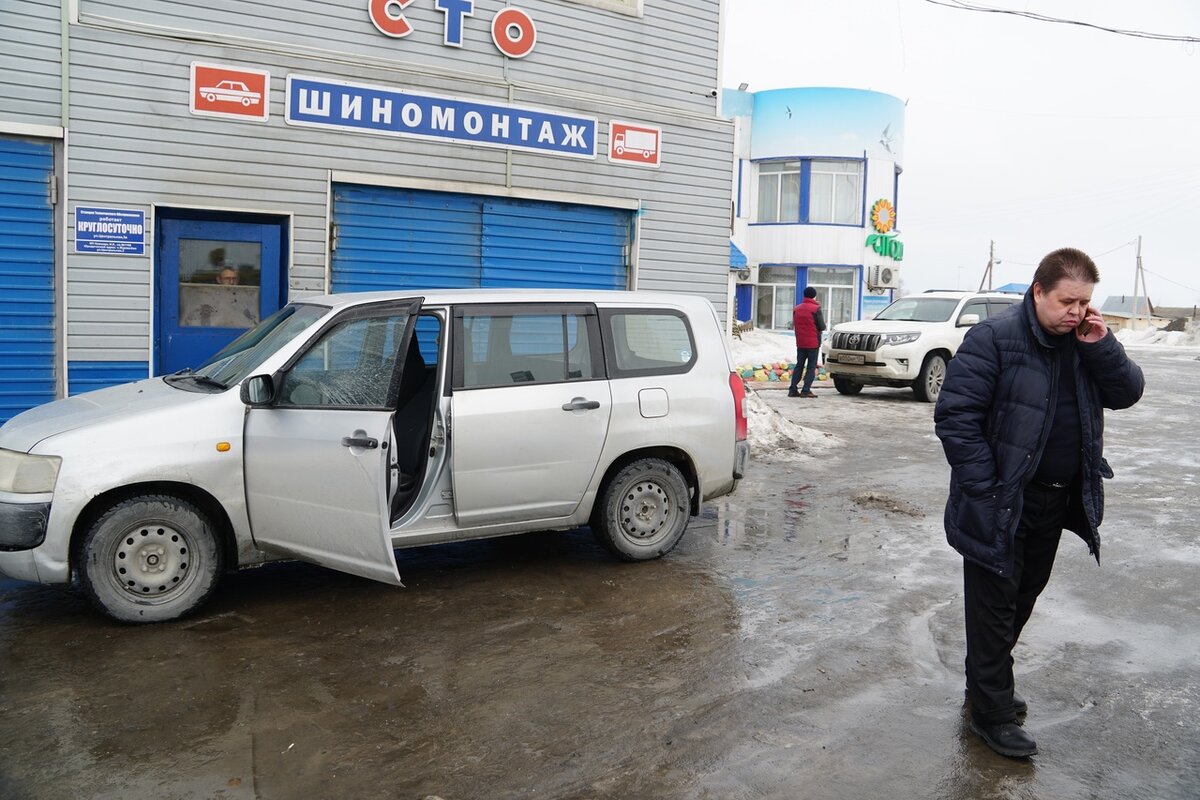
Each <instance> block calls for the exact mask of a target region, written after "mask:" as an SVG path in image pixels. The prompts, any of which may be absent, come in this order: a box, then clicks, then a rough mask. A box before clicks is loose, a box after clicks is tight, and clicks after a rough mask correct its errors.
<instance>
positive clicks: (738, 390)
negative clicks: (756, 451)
mask: <svg viewBox="0 0 1200 800" xmlns="http://www.w3.org/2000/svg"><path fill="white" fill-rule="evenodd" d="M729 391H731V392H733V413H734V416H735V419H736V421H737V437H736V440H737V441H739V442H742V441H745V440H746V428H747V425H746V384H745V383H743V382H742V376H741V375H738V374H737V373H736V372H731V373H729Z"/></svg>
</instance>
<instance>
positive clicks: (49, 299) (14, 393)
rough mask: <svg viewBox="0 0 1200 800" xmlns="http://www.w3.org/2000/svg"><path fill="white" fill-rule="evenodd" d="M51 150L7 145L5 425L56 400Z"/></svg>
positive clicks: (1, 306) (2, 298)
mask: <svg viewBox="0 0 1200 800" xmlns="http://www.w3.org/2000/svg"><path fill="white" fill-rule="evenodd" d="M53 170H54V149H53V146H52V145H51V144H49V143H47V142H36V141H23V140H20V139H10V138H7V137H0V424H3V423H4V422H5V421H7V420H9V419H11V418H12V417H14V416H16V415H17V414H19V413H20V412H22V411H24V410H25V409H27V408H32V407H33V406H35V405H39V404H40V403H45V402H47V401H49V400H53V399H54V391H55V379H54V216H53V214H54V211H53V209H52V208H51V206H50V180H51V174H52V172H53Z"/></svg>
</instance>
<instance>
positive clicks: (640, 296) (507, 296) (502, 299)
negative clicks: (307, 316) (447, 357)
mask: <svg viewBox="0 0 1200 800" xmlns="http://www.w3.org/2000/svg"><path fill="white" fill-rule="evenodd" d="M410 297H412V298H415V297H420V298H423V302H424V304H425V305H462V304H467V303H471V304H481V303H595V304H596V305H624V306H629V305H641V306H656V305H658V306H677V307H696V306H699V305H702V304H704V302H705V300H704V298H702V297H698V296H696V295H689V294H682V293H679V292H654V291H637V292H631V291H617V290H610V289H587V290H580V289H412V290H386V291H374V292H347V293H345V294H325V295H308V296H303V297H296V298H294V300H293V302H297V303H310V304H315V305H324V306H328V307H330V308H347V307H350V306H354V305H362V304H365V303H380V302H385V301H388V300H403V299H405V298H410Z"/></svg>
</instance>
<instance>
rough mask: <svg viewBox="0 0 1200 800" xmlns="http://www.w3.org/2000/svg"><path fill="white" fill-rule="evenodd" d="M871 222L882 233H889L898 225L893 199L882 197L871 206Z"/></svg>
mask: <svg viewBox="0 0 1200 800" xmlns="http://www.w3.org/2000/svg"><path fill="white" fill-rule="evenodd" d="M871 224H872V225H874V226H875V230H877V231H879V232H880V233H887V232H888V231H890V230H891V229H892V228H894V227H896V207H895V206H894V205H892V201H891V200H888V199H886V198H881V199H879V200H876V201H875V205H873V206H871Z"/></svg>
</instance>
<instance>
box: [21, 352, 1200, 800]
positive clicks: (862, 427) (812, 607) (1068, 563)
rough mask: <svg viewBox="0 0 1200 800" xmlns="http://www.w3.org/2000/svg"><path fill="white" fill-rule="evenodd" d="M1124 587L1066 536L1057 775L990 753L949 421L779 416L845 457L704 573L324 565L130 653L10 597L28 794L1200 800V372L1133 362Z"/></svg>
mask: <svg viewBox="0 0 1200 800" xmlns="http://www.w3.org/2000/svg"><path fill="white" fill-rule="evenodd" d="M1131 354H1132V355H1133V357H1134V358H1135V360H1137V361H1138V362H1139V363H1141V364H1142V365H1143V367H1144V368H1145V370H1146V373H1147V378H1148V389H1147V392H1146V396H1145V398H1144V399H1143V401H1142V402H1141V404H1140V405H1139V406H1137V407H1135V408H1134V409H1131V410H1129V411H1124V412H1116V413H1110V414H1109V415H1108V427H1107V438H1106V443H1107V447H1106V455H1107V457H1108V460H1109V461H1110V462H1111V463H1112V465H1113V468H1114V470H1115V471H1116V477H1115V478H1114V479H1113V480H1112V481H1110V482H1109V483H1108V486H1107V489H1108V506H1107V513H1106V519H1105V523H1104V525H1103V527H1102V533H1103V535H1104V548H1103V564H1102V565H1101V566H1099V567H1098V566H1097V565H1096V564H1095V562H1094V561H1092V560H1091V559H1090V557H1089V556H1088V554H1087V551H1086V548H1085V547H1084V545H1083V543H1082V542H1081V541H1079V540H1078V539H1076V538H1075V537H1074V536H1073V535H1071V534H1065V535H1064V538H1063V544H1062V546H1061V548H1060V551H1059V559H1058V564H1057V566H1056V568H1055V574H1054V576H1053V578H1052V579H1051V582H1050V585H1049V587H1048V588H1047V590H1046V592H1045V593H1044V594H1043V596H1042V599H1041V602H1040V603H1039V606H1038V608H1037V609H1036V610H1035V612H1034V616H1033V619H1032V621H1031V622H1030V623H1029V626H1028V627H1027V628H1026V633H1025V636H1024V639H1023V641H1022V642H1021V643H1020V644H1019V645H1018V647H1017V649H1016V652H1015V658H1016V662H1017V666H1016V674H1017V685H1018V687H1019V689H1020V691H1021V692H1022V694H1023V695H1024V696H1025V697H1026V698H1027V699H1028V701H1029V704H1030V711H1029V715H1028V717H1027V719H1026V721H1025V725H1026V728H1027V729H1028V730H1029V731H1030V732H1031V733H1032V734H1033V735H1034V736H1035V737H1036V739H1037V741H1038V745H1039V748H1040V753H1039V755H1037V756H1035V757H1033V758H1032V759H1028V760H1013V759H1007V758H1004V757H1001V756H998V755H995V754H994V753H992V752H991V751H990V750H988V749H987V748H986V747H985V746H984V745H983V744H982V743H981V742H980V741H979V740H978V739H977V738H976V737H975V736H974V734H972V733H970V732H969V731H968V730H967V729H966V723H965V719H966V718H965V716H964V707H963V679H962V675H961V667H962V659H963V655H964V651H963V642H962V624H961V615H962V588H961V576H960V571H961V567H960V562H959V560H958V558H957V556H956V555H955V554H954V553H953V552H952V551H951V550H950V549H949V548H948V547H947V546H946V545H945V540H944V537H943V534H942V528H941V509H942V503H943V502H944V498H945V486H946V480H947V476H948V470H947V468H946V466H945V463H944V461H943V459H942V454H941V448H940V445H939V444H938V442H937V440H936V438H935V437H934V436H933V430H932V406H930V405H927V404H922V403H917V402H915V401H914V400H913V399H912V394H911V392H908V391H905V390H890V389H867V390H866V391H864V392H863V393H862V394H861V395H859V396H857V397H853V398H851V397H842V396H839V395H837V394H835V393H834V392H833V391H832V390H831V389H829V388H828V387H827V386H821V387H820V388H819V389H818V393H819V399H817V400H796V399H789V398H787V397H786V396H785V394H784V392H782V391H778V390H765V391H763V392H761V393H760V394H761V395H762V396H763V398H764V399H765V400H766V402H767V403H769V404H770V405H771V406H772V407H773V408H775V409H777V410H778V411H779V412H780V413H782V414H784V415H785V416H787V417H788V418H789V419H791V420H793V421H795V422H797V423H799V424H803V425H805V426H808V427H811V428H816V429H818V430H822V431H826V432H828V433H830V434H832V435H833V436H834V437H835V438H836V442H837V444H836V446H834V447H831V448H829V449H827V450H824V451H822V452H821V453H819V454H816V455H809V456H805V455H796V454H791V453H782V454H777V455H775V456H767V455H760V456H759V457H757V458H756V459H755V461H754V463H753V465H752V470H751V477H750V478H749V479H748V480H746V481H744V482H743V483H742V485H741V486H740V487H739V489H738V491H737V493H736V494H735V495H733V496H731V497H728V498H723V499H721V500H719V501H717V502H714V503H711V504H709V505H708V506H707V507H706V508H705V510H704V513H703V515H702V516H701V517H700V518H698V519H696V520H694V521H693V524H692V526H691V527H690V528H689V531H688V533H687V534H686V536H685V537H684V540H683V542H682V543H681V544H680V546H679V547H678V548H677V549H676V550H675V551H674V552H673V553H672V554H670V555H669V556H668V557H666V558H664V559H662V560H659V561H655V562H649V563H642V564H622V563H618V562H616V561H614V560H613V559H611V558H610V557H609V556H608V555H607V554H606V553H605V552H604V551H603V550H601V548H600V547H599V546H597V545H596V544H594V543H593V541H592V540H591V537H590V534H589V533H588V532H587V531H579V532H575V533H570V534H537V535H530V536H522V537H515V538H510V539H504V540H497V541H492V542H482V543H464V544H457V545H452V546H439V547H432V548H425V549H422V550H410V551H401V552H400V553H399V554H398V558H399V563H400V568H401V573H402V574H403V575H404V577H405V582H406V584H407V588H406V589H394V588H389V587H387V586H384V585H381V584H375V583H372V582H369V581H366V580H360V579H357V578H352V577H348V576H344V575H340V574H338V573H335V572H330V571H327V570H323V569H321V568H317V567H311V566H307V565H303V564H276V565H272V566H269V567H264V568H261V569H257V570H251V571H247V572H243V573H240V574H238V575H236V576H233V577H232V578H229V579H227V580H225V581H224V582H223V583H222V585H221V587H220V588H219V589H218V591H217V593H216V595H215V596H214V598H213V599H212V600H211V601H210V602H209V604H208V605H207V606H205V607H204V609H203V610H202V611H201V612H200V613H199V614H197V615H196V616H194V617H191V618H189V619H187V620H184V621H181V622H178V623H171V624H164V625H157V626H150V627H141V628H134V627H124V626H121V625H118V624H115V623H111V622H109V621H107V620H106V619H104V618H102V617H100V616H99V615H98V614H97V613H95V612H94V611H92V610H91V608H90V607H89V606H88V605H87V603H86V602H85V601H84V600H83V598H82V597H79V596H76V595H73V594H70V593H67V592H63V591H59V590H54V589H48V588H43V587H38V586H33V585H29V584H23V583H18V582H15V581H8V580H2V581H0V798H5V799H6V800H8V799H11V800H23V799H24V798H264V800H265V799H267V798H334V797H336V798H384V797H386V798H414V800H421V798H426V797H429V796H436V797H440V798H445V800H466V799H467V798H488V799H489V800H491V799H493V798H664V799H667V798H720V799H722V800H725V799H726V798H730V799H732V798H864V799H866V798H872V799H873V798H962V799H963V800H966V799H967V798H1043V799H1045V800H1051V799H1053V800H1074V799H1075V798H1079V799H1080V800H1083V799H1084V798H1087V799H1088V800H1093V799H1095V800H1108V799H1109V798H1112V800H1118V799H1120V800H1136V799H1138V798H1147V799H1150V798H1153V799H1154V800H1159V799H1165V800H1175V799H1176V798H1179V799H1180V800H1182V799H1184V798H1188V799H1191V800H1194V798H1197V797H1200V665H1198V663H1197V662H1198V660H1200V580H1198V579H1197V578H1198V577H1200V539H1198V536H1197V534H1198V531H1200V522H1198V520H1200V426H1198V425H1197V421H1198V416H1197V412H1196V411H1195V409H1196V407H1197V402H1198V401H1200V360H1197V354H1196V352H1195V351H1188V352H1180V353H1175V352H1170V351H1163V350H1142V351H1137V350H1131Z"/></svg>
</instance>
